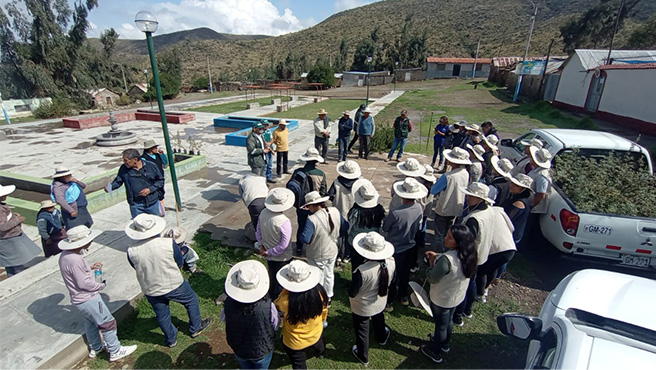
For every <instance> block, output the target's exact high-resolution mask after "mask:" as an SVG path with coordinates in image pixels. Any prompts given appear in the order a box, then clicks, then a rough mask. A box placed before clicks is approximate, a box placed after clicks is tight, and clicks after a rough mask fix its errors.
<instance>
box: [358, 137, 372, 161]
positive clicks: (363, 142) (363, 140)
mask: <svg viewBox="0 0 656 370" xmlns="http://www.w3.org/2000/svg"><path fill="white" fill-rule="evenodd" d="M359 139H360V147H359V148H358V158H364V159H369V144H370V143H371V135H360V137H359Z"/></svg>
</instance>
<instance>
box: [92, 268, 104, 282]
mask: <svg viewBox="0 0 656 370" xmlns="http://www.w3.org/2000/svg"><path fill="white" fill-rule="evenodd" d="M93 278H94V279H95V280H96V282H97V283H102V281H103V277H102V269H94V270H93Z"/></svg>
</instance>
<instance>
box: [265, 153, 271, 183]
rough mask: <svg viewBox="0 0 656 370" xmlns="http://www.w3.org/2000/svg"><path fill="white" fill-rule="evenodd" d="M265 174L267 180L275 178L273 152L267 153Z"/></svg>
mask: <svg viewBox="0 0 656 370" xmlns="http://www.w3.org/2000/svg"><path fill="white" fill-rule="evenodd" d="M264 169H265V174H266V179H267V180H273V153H271V152H268V153H267V154H266V167H264Z"/></svg>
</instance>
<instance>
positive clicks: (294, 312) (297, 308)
mask: <svg viewBox="0 0 656 370" xmlns="http://www.w3.org/2000/svg"><path fill="white" fill-rule="evenodd" d="M320 275H321V272H320V271H319V269H318V268H317V267H314V266H310V265H308V264H307V263H305V262H303V261H301V260H294V261H292V262H290V263H289V264H287V265H286V266H285V267H283V268H282V269H281V270H280V271H278V274H277V275H276V278H277V280H278V283H280V285H282V287H283V288H284V289H283V291H282V293H280V296H278V298H276V300H275V302H274V303H275V305H276V308H277V309H278V311H280V312H281V313H282V317H283V320H284V325H283V327H282V344H283V348H284V350H285V352H287V355H288V356H289V359H290V360H291V363H292V368H293V369H307V364H306V362H305V361H306V358H307V357H306V353H305V352H306V350H307V349H309V348H314V350H316V351H317V353H318V355H319V356H321V355H323V353H324V351H325V350H326V346H325V344H324V341H323V336H322V334H323V329H324V327H325V323H326V321H325V320H326V318H327V317H328V307H329V298H328V295H327V293H326V290H325V289H324V288H323V287H322V286H321V284H320V283H319V280H320ZM292 300H293V301H295V302H296V304H294V305H290V304H289V303H290V301H292Z"/></svg>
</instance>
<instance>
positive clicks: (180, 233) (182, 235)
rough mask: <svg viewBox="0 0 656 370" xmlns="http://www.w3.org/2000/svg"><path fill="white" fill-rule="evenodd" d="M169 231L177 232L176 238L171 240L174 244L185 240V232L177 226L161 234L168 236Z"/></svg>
mask: <svg viewBox="0 0 656 370" xmlns="http://www.w3.org/2000/svg"><path fill="white" fill-rule="evenodd" d="M171 230H178V237H177V238H174V239H173V240H174V241H175V243H176V244H180V243H182V242H184V241H185V240H187V230H185V229H183V228H181V227H177V226H174V227H169V228H166V229H165V230H164V232H163V233H162V234H164V235H168V233H169V232H171ZM174 235H175V234H174Z"/></svg>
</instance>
